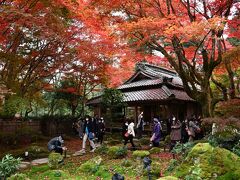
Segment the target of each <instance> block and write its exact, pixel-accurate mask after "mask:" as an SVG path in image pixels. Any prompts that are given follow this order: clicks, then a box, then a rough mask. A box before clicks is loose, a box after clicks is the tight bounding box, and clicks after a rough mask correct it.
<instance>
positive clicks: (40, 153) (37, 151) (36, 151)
mask: <svg viewBox="0 0 240 180" xmlns="http://www.w3.org/2000/svg"><path fill="white" fill-rule="evenodd" d="M26 151H28V156H29V158H30V159H36V158H43V157H47V156H48V154H49V152H48V150H47V148H43V147H40V146H30V147H29V148H28V149H27V150H26Z"/></svg>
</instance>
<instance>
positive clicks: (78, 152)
mask: <svg viewBox="0 0 240 180" xmlns="http://www.w3.org/2000/svg"><path fill="white" fill-rule="evenodd" d="M82 155H84V154H83V153H81V152H80V151H76V152H75V153H74V154H73V155H72V156H82Z"/></svg>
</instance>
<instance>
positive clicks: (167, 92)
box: [87, 86, 194, 105]
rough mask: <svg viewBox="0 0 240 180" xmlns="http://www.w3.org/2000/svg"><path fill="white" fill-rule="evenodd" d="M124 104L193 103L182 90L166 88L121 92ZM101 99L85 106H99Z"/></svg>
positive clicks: (90, 101) (96, 99) (97, 98)
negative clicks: (146, 102)
mask: <svg viewBox="0 0 240 180" xmlns="http://www.w3.org/2000/svg"><path fill="white" fill-rule="evenodd" d="M123 94H124V95H125V96H124V102H137V101H162V100H168V99H176V100H182V101H194V100H193V99H192V98H190V97H189V96H188V95H187V93H186V92H185V91H183V90H175V89H168V88H167V87H166V86H163V87H162V88H155V89H145V90H136V91H130V92H123ZM100 102H101V97H100V96H99V97H96V98H93V99H91V100H89V101H88V102H87V105H91V104H99V103H100Z"/></svg>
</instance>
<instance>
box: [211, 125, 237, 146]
mask: <svg viewBox="0 0 240 180" xmlns="http://www.w3.org/2000/svg"><path fill="white" fill-rule="evenodd" d="M239 139H240V134H239V132H238V131H237V130H236V129H234V128H231V127H228V128H226V129H224V130H223V131H218V132H216V133H215V134H214V135H211V136H209V138H208V140H209V143H210V144H211V145H212V146H219V147H223V148H226V149H228V150H232V149H233V147H234V145H236V144H237V143H238V141H239Z"/></svg>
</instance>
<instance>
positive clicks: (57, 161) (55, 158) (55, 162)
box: [48, 152, 63, 169]
mask: <svg viewBox="0 0 240 180" xmlns="http://www.w3.org/2000/svg"><path fill="white" fill-rule="evenodd" d="M62 161H63V156H62V155H61V154H59V153H55V152H52V153H50V154H49V156H48V165H49V167H51V168H53V169H57V168H58V167H59V166H61V162H62Z"/></svg>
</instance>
